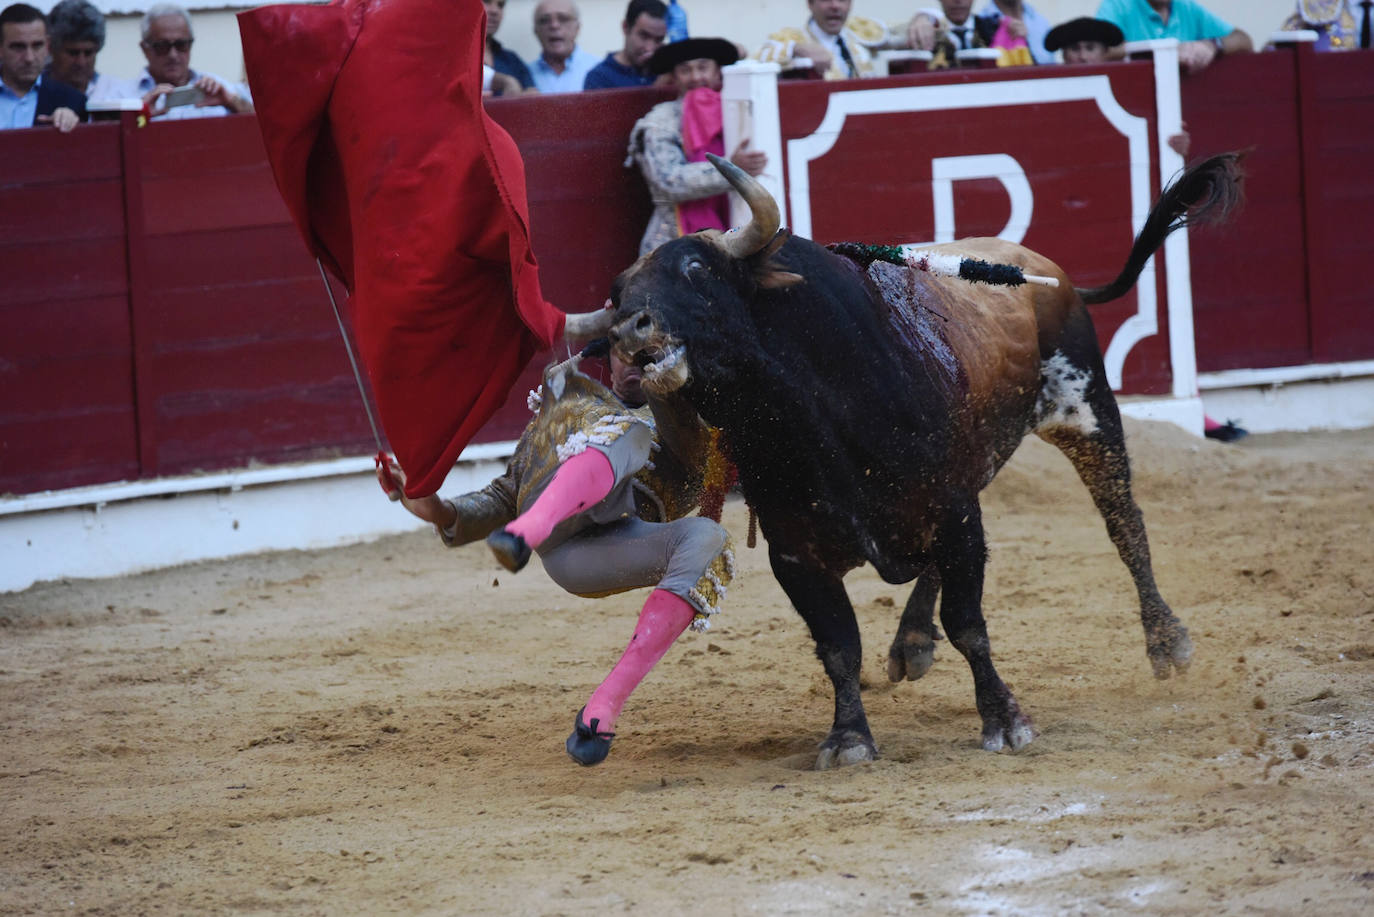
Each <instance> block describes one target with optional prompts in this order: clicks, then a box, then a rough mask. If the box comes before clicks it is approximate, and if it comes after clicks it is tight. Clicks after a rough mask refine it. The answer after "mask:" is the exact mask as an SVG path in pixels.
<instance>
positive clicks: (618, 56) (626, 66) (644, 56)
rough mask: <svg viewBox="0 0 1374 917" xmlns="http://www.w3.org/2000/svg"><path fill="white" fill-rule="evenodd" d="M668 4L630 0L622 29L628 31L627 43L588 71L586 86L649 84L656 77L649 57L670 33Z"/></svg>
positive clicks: (613, 86) (611, 86)
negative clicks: (649, 68) (650, 67)
mask: <svg viewBox="0 0 1374 917" xmlns="http://www.w3.org/2000/svg"><path fill="white" fill-rule="evenodd" d="M667 16H668V7H666V6H664V5H663V2H662V0H630V5H629V6H628V7H627V8H626V9H625V21H624V22H622V23H621V24H620V30H621V31H622V32H624V33H625V47H623V48H621V49H620V50H619V51H616V52H615V53H614V54H607V55H606V59H605V60H603V61H602V62H601V63H599V64H597V65H596V66H595V67H593V68H592V69H591V70H590V71H588V73H587V79H586V80H585V81H584V82H583V84H582V88H583V89H619V88H622V87H631V86H648V85H649V84H651V83H653V81H654V79H655V77H654V75H653V74H652V73H650V72H649V71H648V63H649V58H651V57H653V56H654V52H655V51H657V50H658V49H659V48H660V47H662V45H663V41H664V39H665V38H666V37H667V35H668V21H667Z"/></svg>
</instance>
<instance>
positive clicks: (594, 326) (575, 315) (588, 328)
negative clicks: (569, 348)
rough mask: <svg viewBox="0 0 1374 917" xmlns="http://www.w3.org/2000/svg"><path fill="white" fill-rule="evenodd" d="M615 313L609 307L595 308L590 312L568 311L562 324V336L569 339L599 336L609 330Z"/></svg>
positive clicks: (581, 339) (579, 339)
mask: <svg viewBox="0 0 1374 917" xmlns="http://www.w3.org/2000/svg"><path fill="white" fill-rule="evenodd" d="M614 318H615V313H614V312H613V311H611V310H610V309H596V310H594V311H592V312H569V313H568V317H567V318H566V319H565V320H564V324H563V337H565V338H566V339H568V340H569V341H585V340H587V339H589V338H599V337H602V336H604V335H605V334H606V332H607V331H609V330H611V322H612V320H613V319H614Z"/></svg>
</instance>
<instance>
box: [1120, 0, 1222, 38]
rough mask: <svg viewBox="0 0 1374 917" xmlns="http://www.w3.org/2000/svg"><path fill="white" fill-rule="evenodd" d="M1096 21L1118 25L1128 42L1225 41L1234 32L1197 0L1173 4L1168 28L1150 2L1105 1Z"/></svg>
mask: <svg viewBox="0 0 1374 917" xmlns="http://www.w3.org/2000/svg"><path fill="white" fill-rule="evenodd" d="M1097 18H1098V19H1105V20H1107V21H1108V22H1114V23H1116V25H1117V27H1118V28H1120V29H1121V32H1122V34H1124V35H1125V36H1126V40H1127V41H1149V40H1150V39H1152V38H1177V39H1178V40H1179V41H1201V40H1203V39H1208V38H1225V37H1226V36H1227V35H1230V34H1231V33H1232V32H1234V31H1235V27H1234V26H1232V25H1231V24H1230V23H1229V22H1227V21H1226V20H1224V19H1221V18H1219V17H1217V16H1214V15H1213V14H1211V13H1209V12H1207V11H1206V10H1205V9H1203V8H1202V7H1201V6H1199V5H1198V4H1197V3H1196V2H1195V0H1174V3H1173V8H1172V9H1171V10H1170V12H1169V23H1168V24H1167V25H1165V23H1164V20H1162V19H1160V18H1159V14H1158V13H1156V12H1155V11H1154V7H1152V6H1150V4H1149V2H1148V0H1102V4H1101V5H1100V6H1099V7H1098V8H1097Z"/></svg>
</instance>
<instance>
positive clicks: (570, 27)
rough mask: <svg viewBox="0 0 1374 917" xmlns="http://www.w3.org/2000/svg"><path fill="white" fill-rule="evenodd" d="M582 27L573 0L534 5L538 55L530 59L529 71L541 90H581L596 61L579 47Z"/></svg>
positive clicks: (542, 1) (544, 0)
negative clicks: (578, 39)
mask: <svg viewBox="0 0 1374 917" xmlns="http://www.w3.org/2000/svg"><path fill="white" fill-rule="evenodd" d="M581 28H582V23H581V20H580V19H579V17H578V13H577V6H576V4H574V3H573V2H572V0H539V5H538V6H536V7H535V8H534V35H535V37H536V38H538V39H539V47H540V48H542V49H543V50H542V51H540V53H539V56H538V57H536V58H535V59H534V60H532V61H530V74H531V75H532V76H533V77H534V85H535V86H536V87H537V88H538V89H539V91H540V92H579V91H581V89H582V84H583V82H585V81H586V79H587V72H588V71H589V70H591V69H592V68H593V67H595V66H596V64H597V60H596V58H595V57H593V56H592V55H591V54H588V53H587V52H586V51H583V50H582V49H581V48H579V47H578V46H577V33H578V31H579V30H580V29H581Z"/></svg>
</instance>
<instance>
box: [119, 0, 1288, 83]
mask: <svg viewBox="0 0 1374 917" xmlns="http://www.w3.org/2000/svg"><path fill="white" fill-rule="evenodd" d="M96 2H97V5H99V6H101V7H102V8H104V9H105V10H106V11H107V13H108V16H109V19H108V37H107V40H106V43H105V50H104V51H102V52H101V55H100V60H99V69H100V70H101V72H104V73H110V74H113V75H114V76H118V77H123V78H132V77H134V76H135V75H137V74H138V73H139V71H141V70H142V69H143V64H144V61H143V54H142V52H141V51H140V50H139V47H138V40H139V34H138V25H139V18H140V16H141V14H142V11H143V10H144V9H146V6H147V5H146V4H143V3H127V2H111V0H96ZM459 2H465V3H467V2H471V3H475V2H477V0H459ZM536 2H537V0H509V3H508V4H507V5H506V16H505V21H504V22H503V24H502V26H501V31H500V32H499V33H498V34H497V38H499V39H500V40H501V42H502V43H503V44H505V45H506V46H508V47H510V48H511V49H512V50H514V51H515V52H516V53H517V54H519V55H520V56H521V57H524V58H525V59H527V60H528V59H529V58H532V57H534V55H535V54H537V53H538V52H539V44H538V42H536V41H535V38H534V27H533V23H534V7H535V4H536ZM679 2H680V3H682V5H683V7H684V8H685V9H686V10H687V16H688V25H689V26H690V28H691V32H692V34H693V35H700V36H710V35H720V36H723V37H726V38H730V39H732V40H734V41H738V42H741V43H743V44H744V45H745V46H746V47H750V48H753V47H757V46H758V45H759V44H761V43H762V42H763V40H764V38H765V37H766V36H767V35H768V33H769V32H771V31H773V30H775V29H778V28H782V27H783V26H789V25H790V26H799V25H801V24H802V23H804V22H805V21H806V17H807V12H806V2H805V0H732V2H727V0H679ZM201 5H209V4H197V3H190V4H187V6H189V8H190V9H192V11H193V12H192V23H193V26H194V28H195V35H196V45H195V49H194V51H193V52H192V56H191V61H192V66H193V67H195V68H196V69H198V70H208V71H210V72H212V73H216V74H219V75H220V76H222V77H225V78H226V79H230V80H241V79H243V75H244V74H243V52H242V49H241V47H240V44H239V32H238V23H237V22H236V21H235V19H234V12H235V11H236V10H238V9H249V8H251V6H252V5H244V6H240V7H234V8H231V9H225V8H224V7H223V6H222V5H221V4H217V3H216V4H213V6H215V7H216V8H214V9H205V10H197V7H198V6H201ZM625 5H626V0H579V6H580V8H581V11H582V34H581V37H580V40H579V43H580V44H581V45H582V47H583V48H585V49H586V50H588V51H590V52H592V53H594V54H597V55H603V54H606V53H607V52H609V51H614V50H616V49H618V48H619V47H620V45H621V34H620V20H621V18H622V17H623V16H624V15H625ZM934 5H938V4H937V2H936V0H855V3H854V9H855V12H856V13H859V14H862V15H865V16H871V17H873V18H877V19H881V20H883V21H884V22H886V23H888V25H889V26H896V25H898V24H900V23H903V22H906V21H907V20H908V19H909V18H910V17H911V14H912V12H913V11H915V10H917V9H920V8H921V7H924V6H934ZM1204 5H1205V6H1206V7H1207V8H1208V9H1210V10H1211V11H1212V12H1214V13H1216V14H1217V15H1218V16H1221V17H1223V18H1224V19H1227V20H1228V21H1230V22H1231V23H1232V24H1233V25H1235V26H1237V27H1238V28H1241V29H1244V30H1245V31H1247V32H1249V33H1250V37H1251V38H1252V39H1254V40H1255V43H1256V45H1263V44H1264V43H1265V42H1266V41H1267V40H1268V37H1269V34H1270V33H1271V32H1273V31H1274V30H1275V29H1277V28H1278V27H1279V25H1280V24H1281V23H1282V21H1283V20H1284V19H1285V18H1287V16H1288V15H1289V13H1291V12H1292V11H1293V9H1294V7H1295V3H1294V0H1204ZM1032 6H1034V7H1035V8H1036V9H1037V10H1039V11H1040V12H1041V13H1042V14H1043V15H1044V16H1045V17H1046V18H1048V19H1049V20H1050V21H1051V22H1062V21H1064V20H1066V19H1072V18H1074V17H1075V16H1091V15H1093V13H1095V12H1096V11H1097V6H1098V0H1035V2H1034V3H1032ZM974 8H975V9H981V2H980V3H978V4H976V5H975V7H974ZM114 10H118V12H114Z"/></svg>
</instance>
